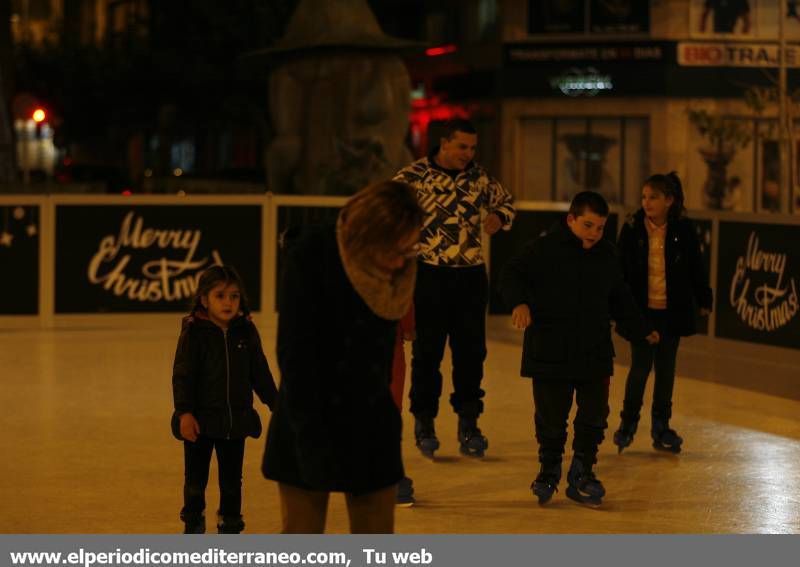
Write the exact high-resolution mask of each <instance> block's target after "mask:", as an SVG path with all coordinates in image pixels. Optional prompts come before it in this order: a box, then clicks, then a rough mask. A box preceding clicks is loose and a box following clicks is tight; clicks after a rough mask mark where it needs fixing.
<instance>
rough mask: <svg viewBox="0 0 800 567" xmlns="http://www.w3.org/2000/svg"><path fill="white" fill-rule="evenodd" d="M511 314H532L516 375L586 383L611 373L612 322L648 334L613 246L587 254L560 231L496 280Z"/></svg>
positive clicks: (525, 253)
mask: <svg viewBox="0 0 800 567" xmlns="http://www.w3.org/2000/svg"><path fill="white" fill-rule="evenodd" d="M500 292H501V294H502V296H503V298H504V299H505V301H506V304H507V305H508V306H509V307H511V308H512V309H513V308H514V307H516V306H517V305H520V304H523V303H524V304H526V305H528V307H529V308H530V311H531V318H532V324H531V325H530V326H529V327H528V328H527V329H525V339H524V343H523V349H522V370H521V373H522V376H527V377H533V378H534V379H535V380H537V381H561V380H569V381H572V382H586V381H591V380H601V379H606V378H609V377H610V376H612V375H613V374H614V363H613V358H614V346H613V344H612V342H611V320H612V319H613V320H615V321H617V323H618V324H620V323H624V324H625V325H626V326H627V327H628V328H631V329H635V332H636V333H637V335H638V336H640V337H642V338H644V337H645V335H647V334H648V333H649V332H650V329H649V328H648V327H647V326H646V325H645V322H644V319H643V316H642V314H641V313H640V311H639V309H638V308H637V307H636V304H635V303H634V301H633V297H632V296H631V292H630V290H629V289H628V286H627V285H626V284H625V281H624V280H623V277H622V272H621V270H620V266H619V257H618V255H617V251H616V247H615V246H614V244H613V243H612V242H609V241H607V240H605V239H603V240H601V241H600V242H598V243H597V244H595V245H594V246H593V247H592V248H590V249H588V250H586V249H584V248H583V245H582V243H581V241H580V240H579V239H578V238H577V237H576V236H575V235H574V234H573V233H572V231H571V230H570V229H569V227H567V226H566V224H563V223H562V224H560V225H559V226H558V227H557V228H555V229H554V230H553V231H551V232H550V233H549V234H547V235H545V236H542V237H540V238H538V239H536V240H534V241H532V242H531V243H529V244H528V245H527V247H526V248H525V249H524V250H523V252H522V253H521V254H519V255H518V256H516V257H515V258H513V259H512V260H511V261H510V262H508V263H507V264H506V265H505V266H504V268H503V271H502V273H501V279H500Z"/></svg>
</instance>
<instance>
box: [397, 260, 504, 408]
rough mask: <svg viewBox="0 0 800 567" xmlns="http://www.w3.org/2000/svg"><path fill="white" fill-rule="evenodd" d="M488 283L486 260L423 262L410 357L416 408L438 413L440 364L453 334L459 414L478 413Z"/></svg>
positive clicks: (454, 398) (452, 399)
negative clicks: (463, 263)
mask: <svg viewBox="0 0 800 567" xmlns="http://www.w3.org/2000/svg"><path fill="white" fill-rule="evenodd" d="M488 298H489V285H488V281H487V277H486V269H485V268H484V266H483V265H478V266H469V267H463V268H452V267H440V266H432V265H430V264H425V263H423V262H420V263H419V269H418V272H417V286H416V291H415V293H414V309H415V316H416V333H417V337H416V340H415V341H414V345H413V349H412V354H413V356H412V360H411V392H410V394H409V397H410V399H411V413H413V414H414V415H415V416H418V417H431V418H433V417H436V415H437V414H438V413H439V397H440V396H441V395H442V373H441V371H440V370H439V366H440V364H441V362H442V357H443V356H444V347H445V343H446V342H447V339H448V337H449V338H450V351H451V353H452V356H453V394H452V395H451V396H450V404H451V405H452V406H453V409H454V410H455V411H456V413H457V414H459V415H462V416H464V417H478V415H479V414H480V413H481V412H482V411H483V401H482V399H481V398H483V396H484V394H485V392H484V391H483V390H482V389H481V379H482V378H483V361H484V360H485V359H486V305H487V303H488Z"/></svg>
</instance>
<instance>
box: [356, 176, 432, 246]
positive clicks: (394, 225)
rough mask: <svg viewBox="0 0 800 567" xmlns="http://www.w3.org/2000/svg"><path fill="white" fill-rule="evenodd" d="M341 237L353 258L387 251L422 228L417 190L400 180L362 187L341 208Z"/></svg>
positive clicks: (421, 215) (421, 214)
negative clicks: (376, 251) (342, 224)
mask: <svg viewBox="0 0 800 567" xmlns="http://www.w3.org/2000/svg"><path fill="white" fill-rule="evenodd" d="M340 216H341V219H342V221H343V222H344V227H343V231H342V240H343V244H344V246H345V249H347V250H348V251H349V252H350V253H351V254H352V255H353V256H354V257H361V256H363V255H364V254H366V253H368V252H371V251H375V250H379V251H383V250H388V249H389V248H391V247H392V246H395V245H396V244H397V242H398V241H399V240H400V239H401V238H403V237H404V236H406V235H407V234H409V233H410V232H411V231H412V230H415V229H416V230H419V229H420V228H421V227H422V220H423V213H422V209H421V208H420V206H419V203H418V201H417V196H416V193H415V192H414V189H412V188H411V186H409V185H408V184H406V183H403V182H402V181H379V182H377V183H373V184H372V185H370V186H368V187H365V188H364V189H362V190H361V191H359V192H358V193H356V194H355V195H353V196H352V197H351V198H350V200H349V201H347V203H346V204H345V206H344V207H343V208H342V210H341V213H340Z"/></svg>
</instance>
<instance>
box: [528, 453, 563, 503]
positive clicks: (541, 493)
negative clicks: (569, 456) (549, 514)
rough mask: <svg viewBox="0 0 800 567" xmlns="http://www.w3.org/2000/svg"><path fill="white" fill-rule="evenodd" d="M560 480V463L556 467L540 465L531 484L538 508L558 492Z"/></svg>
mask: <svg viewBox="0 0 800 567" xmlns="http://www.w3.org/2000/svg"><path fill="white" fill-rule="evenodd" d="M560 480H561V463H558V464H557V465H544V464H543V465H542V468H541V470H540V471H539V474H538V475H536V480H534V481H533V482H532V483H531V491H532V492H533V495H534V496H536V497H537V498H538V499H539V506H544V505H545V504H547V503H548V502H550V499H551V498H552V497H553V493H554V492H558V483H559V481H560Z"/></svg>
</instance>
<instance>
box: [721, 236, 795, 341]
mask: <svg viewBox="0 0 800 567" xmlns="http://www.w3.org/2000/svg"><path fill="white" fill-rule="evenodd" d="M719 235H720V236H719V263H718V269H717V292H716V336H718V337H722V338H726V339H736V340H740V341H750V342H756V343H763V344H768V345H774V346H782V347H790V348H800V298H798V291H800V290H798V283H800V248H798V246H797V244H796V243H797V242H800V226H793V225H780V224H755V223H737V222H720V227H719Z"/></svg>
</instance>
